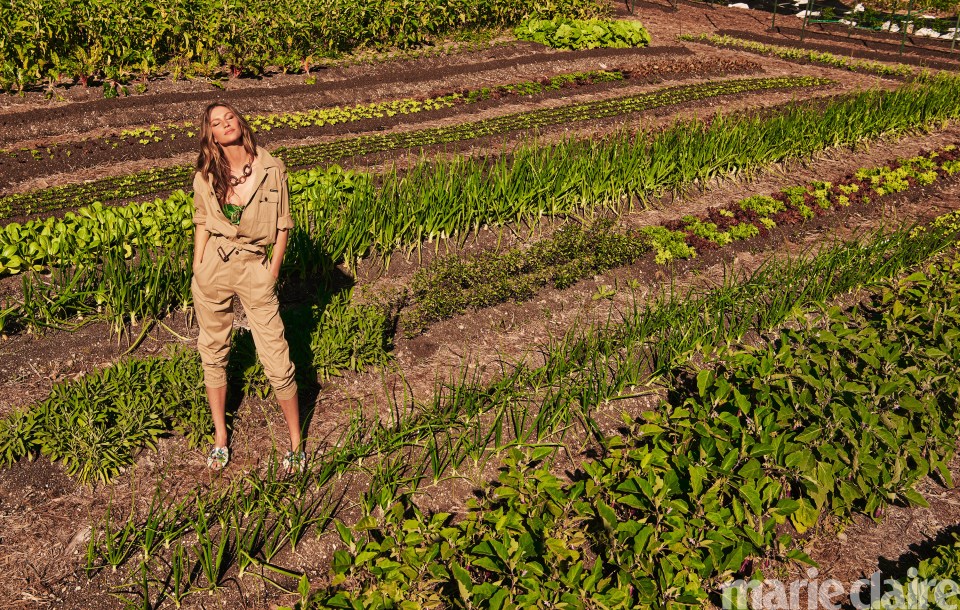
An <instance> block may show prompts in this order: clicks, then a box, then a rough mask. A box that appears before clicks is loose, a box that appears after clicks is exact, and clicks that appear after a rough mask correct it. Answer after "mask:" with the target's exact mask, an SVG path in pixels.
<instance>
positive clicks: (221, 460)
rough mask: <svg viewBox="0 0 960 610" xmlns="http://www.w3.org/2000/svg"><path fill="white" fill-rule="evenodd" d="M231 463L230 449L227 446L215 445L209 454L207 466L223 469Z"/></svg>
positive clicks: (213, 468)
mask: <svg viewBox="0 0 960 610" xmlns="http://www.w3.org/2000/svg"><path fill="white" fill-rule="evenodd" d="M229 463H230V450H229V449H227V448H226V447H214V448H213V449H211V450H210V455H208V456H207V468H209V469H210V470H223V469H224V468H226V467H227V464H229Z"/></svg>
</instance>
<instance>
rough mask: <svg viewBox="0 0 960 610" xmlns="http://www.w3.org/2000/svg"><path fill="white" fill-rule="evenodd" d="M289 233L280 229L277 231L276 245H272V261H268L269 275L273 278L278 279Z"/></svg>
mask: <svg viewBox="0 0 960 610" xmlns="http://www.w3.org/2000/svg"><path fill="white" fill-rule="evenodd" d="M289 236H290V231H288V230H286V229H281V230H279V231H277V243H275V244H274V245H273V259H272V260H271V261H270V273H272V274H273V277H274V278H279V277H280V265H282V264H283V255H284V253H286V251H287V239H288V238H289Z"/></svg>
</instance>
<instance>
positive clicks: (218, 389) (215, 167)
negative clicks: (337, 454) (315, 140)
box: [191, 102, 305, 472]
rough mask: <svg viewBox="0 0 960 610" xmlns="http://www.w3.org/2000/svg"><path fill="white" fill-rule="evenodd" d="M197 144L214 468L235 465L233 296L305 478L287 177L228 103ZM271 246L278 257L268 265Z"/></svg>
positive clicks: (287, 460)
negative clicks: (291, 313) (285, 298)
mask: <svg viewBox="0 0 960 610" xmlns="http://www.w3.org/2000/svg"><path fill="white" fill-rule="evenodd" d="M200 140H201V143H200V156H199V157H198V158H197V173H196V175H195V176H194V179H193V202H194V217H193V222H194V225H195V226H196V240H195V242H194V254H193V282H192V283H191V290H192V292H193V302H194V307H195V309H196V314H197V322H198V323H199V325H200V336H199V338H198V340H197V349H198V350H199V352H200V359H201V360H202V362H203V376H204V384H205V385H206V390H207V399H208V400H209V402H210V411H211V412H212V414H213V425H214V428H215V430H216V434H215V436H214V446H213V449H211V451H210V455H209V457H208V458H207V466H208V467H210V468H212V469H214V470H221V469H223V468H224V467H226V465H227V463H228V462H229V461H230V450H229V449H228V448H227V423H226V414H225V411H226V400H227V375H226V366H227V356H228V354H229V351H230V334H231V331H232V330H233V297H234V295H236V296H238V297H239V298H240V303H241V304H242V305H243V309H244V311H245V312H246V314H247V319H248V321H249V323H250V330H251V332H252V333H253V341H254V344H255V345H256V347H257V355H258V356H259V357H260V361H261V362H262V363H263V368H264V370H265V371H266V374H267V377H268V378H269V379H270V384H271V385H272V386H273V391H274V395H275V396H276V397H277V402H279V403H280V409H281V410H282V411H283V416H284V418H285V419H286V422H287V428H288V430H289V433H290V451H288V452H287V453H286V455H285V457H284V459H283V467H284V469H285V470H286V471H288V472H289V471H293V470H297V471H300V470H303V467H304V461H305V457H304V453H303V450H302V449H301V447H300V443H301V437H300V409H299V406H298V404H297V384H296V381H295V380H294V368H293V363H292V362H291V361H290V350H289V347H288V346H287V341H286V338H285V337H284V331H283V322H282V321H281V319H280V312H279V301H278V300H277V295H276V290H275V288H276V282H277V277H278V275H279V274H280V265H281V263H282V262H283V255H284V252H285V251H286V249H287V240H288V236H289V233H290V229H292V228H293V219H292V218H291V217H290V206H289V192H288V190H287V172H286V168H285V167H284V165H283V162H282V161H280V160H279V159H276V158H274V157H272V156H271V155H270V153H268V152H267V151H266V150H265V149H263V148H260V147H258V146H257V144H256V140H255V138H254V134H253V131H252V130H251V129H250V126H249V125H248V124H247V122H246V121H245V120H244V118H243V116H242V115H241V114H240V112H239V111H238V110H237V109H236V108H234V107H233V106H231V105H230V104H227V103H224V102H215V103H213V104H210V105H209V106H207V108H206V110H204V113H203V119H202V121H201V127H200ZM271 245H272V246H273V256H272V257H268V255H267V246H271Z"/></svg>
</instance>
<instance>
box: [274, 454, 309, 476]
mask: <svg viewBox="0 0 960 610" xmlns="http://www.w3.org/2000/svg"><path fill="white" fill-rule="evenodd" d="M280 466H281V467H282V468H283V471H284V472H285V473H286V474H293V473H300V472H303V471H304V469H305V468H306V467H307V455H306V454H305V453H304V452H303V451H287V453H286V455H284V456H283V462H281V463H280Z"/></svg>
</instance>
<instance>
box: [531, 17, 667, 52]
mask: <svg viewBox="0 0 960 610" xmlns="http://www.w3.org/2000/svg"><path fill="white" fill-rule="evenodd" d="M513 34H514V36H516V37H517V38H519V39H520V40H530V41H533V42H539V43H540V44H543V45H547V46H548V47H553V48H555V49H596V48H598V47H607V48H610V47H612V48H619V49H623V48H629V47H645V46H647V45H649V44H650V33H649V32H648V31H647V29H646V28H645V27H643V26H642V25H641V24H640V22H639V21H628V20H623V19H620V20H608V19H568V18H565V17H556V18H554V19H528V20H526V21H524V22H523V23H521V24H520V25H518V26H517V27H515V28H514V29H513Z"/></svg>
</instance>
